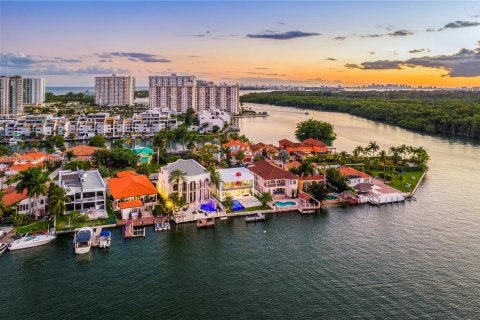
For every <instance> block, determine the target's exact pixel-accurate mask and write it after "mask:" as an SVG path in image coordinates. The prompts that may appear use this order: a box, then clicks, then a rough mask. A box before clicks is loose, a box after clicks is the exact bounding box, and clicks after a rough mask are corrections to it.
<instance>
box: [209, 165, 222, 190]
mask: <svg viewBox="0 0 480 320" xmlns="http://www.w3.org/2000/svg"><path fill="white" fill-rule="evenodd" d="M208 171H210V181H211V182H212V183H213V184H214V185H215V186H217V188H218V186H219V184H220V182H222V180H221V178H220V173H218V171H217V169H216V168H215V166H210V167H208Z"/></svg>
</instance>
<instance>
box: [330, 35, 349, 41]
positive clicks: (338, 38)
mask: <svg viewBox="0 0 480 320" xmlns="http://www.w3.org/2000/svg"><path fill="white" fill-rule="evenodd" d="M333 39H335V40H338V41H344V40H345V39H347V37H346V36H338V37H335V38H333Z"/></svg>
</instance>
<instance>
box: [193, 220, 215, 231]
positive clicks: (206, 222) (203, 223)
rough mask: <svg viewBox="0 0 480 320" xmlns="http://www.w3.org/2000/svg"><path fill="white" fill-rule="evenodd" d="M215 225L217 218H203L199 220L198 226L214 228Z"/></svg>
mask: <svg viewBox="0 0 480 320" xmlns="http://www.w3.org/2000/svg"><path fill="white" fill-rule="evenodd" d="M213 227H215V218H201V219H198V220H197V228H198V229H202V228H213Z"/></svg>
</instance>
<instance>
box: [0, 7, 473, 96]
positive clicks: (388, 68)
mask: <svg viewBox="0 0 480 320" xmlns="http://www.w3.org/2000/svg"><path fill="white" fill-rule="evenodd" d="M172 72H176V73H178V74H193V75H196V76H197V77H198V78H200V79H202V80H207V81H215V82H226V83H240V84H244V85H248V84H252V85H254V84H259V85H262V84H278V85H280V84H285V85H287V84H290V85H306V86H319V85H330V86H332V85H342V86H353V85H366V84H371V83H378V84H387V83H394V84H407V85H412V86H419V85H421V86H437V87H461V86H468V87H474V86H480V3H478V2H455V3H453V2H433V1H426V2H390V1H389V2H351V1H346V2H343V1H335V2H301V3H300V2H287V1H282V2H243V3H240V2H230V1H227V2H198V1H196V2H123V1H122V2H110V1H105V2H103V1H102V2H41V1H37V2H0V75H16V74H19V75H22V76H25V77H44V78H46V84H47V86H49V87H52V86H82V87H93V86H94V85H95V80H94V78H95V76H104V75H111V74H112V73H116V74H119V75H132V76H135V77H136V78H137V86H139V87H142V86H143V87H144V86H147V85H148V76H152V75H166V74H170V73H172Z"/></svg>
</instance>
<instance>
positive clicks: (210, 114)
mask: <svg viewBox="0 0 480 320" xmlns="http://www.w3.org/2000/svg"><path fill="white" fill-rule="evenodd" d="M198 120H199V123H200V127H204V126H206V127H205V129H206V130H207V131H212V129H213V127H214V126H218V127H219V128H220V130H221V129H223V127H224V125H225V123H230V121H231V117H230V114H229V113H228V112H226V111H222V110H216V109H212V110H210V111H209V110H202V111H198Z"/></svg>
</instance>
